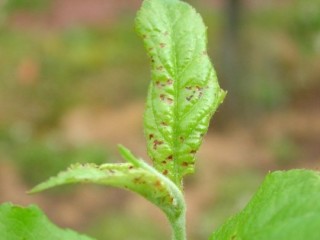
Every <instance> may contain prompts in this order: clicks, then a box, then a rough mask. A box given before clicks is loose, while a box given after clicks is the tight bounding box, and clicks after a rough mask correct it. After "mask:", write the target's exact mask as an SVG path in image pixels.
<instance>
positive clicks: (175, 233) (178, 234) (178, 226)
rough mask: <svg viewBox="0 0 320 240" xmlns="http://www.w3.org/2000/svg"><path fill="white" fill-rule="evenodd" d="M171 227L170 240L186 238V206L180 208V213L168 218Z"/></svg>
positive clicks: (184, 239)
mask: <svg viewBox="0 0 320 240" xmlns="http://www.w3.org/2000/svg"><path fill="white" fill-rule="evenodd" d="M169 221H170V224H171V228H172V240H186V239H187V234H186V208H185V206H184V209H182V212H181V214H180V215H179V216H178V217H175V218H172V219H171V218H169Z"/></svg>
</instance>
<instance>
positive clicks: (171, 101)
mask: <svg viewBox="0 0 320 240" xmlns="http://www.w3.org/2000/svg"><path fill="white" fill-rule="evenodd" d="M160 99H161V101H165V102H167V103H168V104H172V103H173V99H172V98H169V97H167V96H166V95H165V94H160Z"/></svg>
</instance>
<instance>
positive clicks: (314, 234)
mask: <svg viewBox="0 0 320 240" xmlns="http://www.w3.org/2000/svg"><path fill="white" fill-rule="evenodd" d="M319 199H320V173H319V172H315V171H310V170H290V171H287V172H282V171H277V172H273V173H270V174H269V175H268V176H267V177H266V179H265V180H264V182H263V183H262V185H261V187H260V188H259V190H258V192H257V193H256V194H255V195H254V197H253V198H252V199H251V201H250V202H249V204H248V205H247V206H246V207H245V208H244V210H242V211H241V212H240V213H238V214H237V215H235V216H234V217H232V218H231V219H230V220H229V221H227V223H225V224H224V225H223V226H222V227H221V228H220V229H218V230H217V231H216V232H215V233H214V234H213V235H212V237H211V238H210V239H211V240H231V239H232V240H244V239H246V240H271V239H272V240H273V239H275V240H306V239H308V240H318V239H320V231H319V228H320V201H319Z"/></svg>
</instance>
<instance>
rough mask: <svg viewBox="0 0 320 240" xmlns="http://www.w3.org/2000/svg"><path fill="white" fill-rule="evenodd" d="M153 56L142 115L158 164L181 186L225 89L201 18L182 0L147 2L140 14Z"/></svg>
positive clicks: (142, 33) (139, 25)
mask: <svg viewBox="0 0 320 240" xmlns="http://www.w3.org/2000/svg"><path fill="white" fill-rule="evenodd" d="M136 29H137V32H138V34H139V35H140V36H141V37H142V38H143V41H144V45H145V48H146V50H147V53H148V55H149V57H150V60H151V66H152V81H151V83H150V87H149V91H148V98H147V106H146V111H145V115H144V126H145V136H146V139H147V142H148V154H149V156H150V157H151V158H152V160H153V163H154V166H155V168H156V169H158V170H159V171H160V172H162V173H163V174H164V175H168V177H169V178H170V179H172V180H173V181H174V182H175V183H176V184H177V185H179V186H180V184H181V180H182V177H183V176H184V175H185V174H188V173H192V172H193V171H194V163H195V153H196V152H197V150H198V149H199V147H200V144H201V141H202V138H203V135H204V134H205V133H206V131H207V129H208V125H209V121H210V118H211V116H212V114H213V113H214V112H215V110H216V109H217V107H218V106H219V104H220V103H221V102H222V100H223V98H224V96H225V92H224V91H222V90H221V89H220V87H219V84H218V81H217V77H216V73H215V71H214V69H213V67H212V64H211V62H210V59H209V57H208V55H207V39H206V27H205V25H204V23H203V21H202V18H201V16H200V15H199V14H198V13H197V12H196V11H195V10H194V9H193V8H192V7H191V6H190V5H188V4H187V3H184V2H181V1H178V0H145V1H144V3H143V6H142V8H141V10H140V11H139V12H138V15H137V18H136Z"/></svg>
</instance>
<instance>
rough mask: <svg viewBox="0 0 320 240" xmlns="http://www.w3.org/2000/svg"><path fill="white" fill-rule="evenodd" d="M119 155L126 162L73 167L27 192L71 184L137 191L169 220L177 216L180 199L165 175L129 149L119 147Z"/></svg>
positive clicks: (76, 165)
mask: <svg viewBox="0 0 320 240" xmlns="http://www.w3.org/2000/svg"><path fill="white" fill-rule="evenodd" d="M120 151H121V154H122V156H123V157H124V158H125V159H126V160H128V161H129V163H115V164H103V165H100V166H97V165H95V164H75V165H72V166H71V167H70V168H69V169H68V170H67V171H64V172H61V173H60V174H58V175H57V176H56V177H52V178H50V179H49V180H47V181H46V182H43V183H41V184H39V185H37V186H36V187H35V188H33V189H32V190H31V191H30V193H35V192H40V191H43V190H46V189H49V188H52V187H55V186H59V185H64V184H70V183H96V184H101V185H108V186H113V187H118V188H122V189H127V190H130V191H133V192H136V193H138V194H140V195H141V196H143V197H144V198H146V199H147V200H149V201H150V202H152V203H154V204H155V205H157V206H159V207H160V208H161V209H162V210H163V211H164V212H165V213H166V215H167V216H168V217H174V216H176V215H179V213H180V212H179V211H180V209H181V202H180V199H177V194H176V190H178V189H175V186H173V184H172V185H170V184H169V185H168V183H167V181H166V179H165V177H164V176H162V175H161V174H160V173H158V172H157V171H156V170H155V169H152V168H151V167H150V166H148V165H147V164H146V163H144V162H143V161H142V160H138V159H136V158H135V157H134V156H133V155H132V154H131V152H130V151H129V150H127V149H125V148H124V147H121V148H120Z"/></svg>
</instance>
